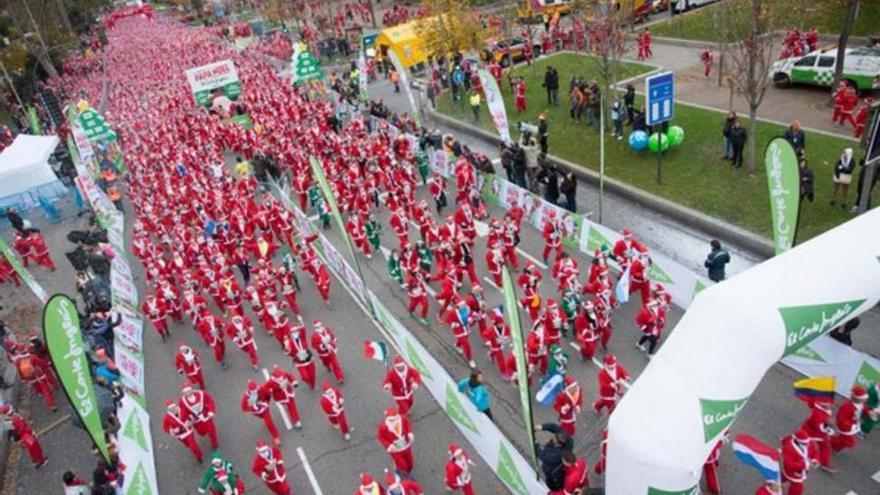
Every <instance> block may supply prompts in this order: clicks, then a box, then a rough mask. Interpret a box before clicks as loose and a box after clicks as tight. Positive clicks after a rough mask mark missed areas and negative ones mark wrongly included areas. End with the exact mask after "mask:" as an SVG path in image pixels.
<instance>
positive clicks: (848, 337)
mask: <svg viewBox="0 0 880 495" xmlns="http://www.w3.org/2000/svg"><path fill="white" fill-rule="evenodd" d="M861 323H862V322H861V320H859V319H858V317H856V318H853V319H851V320H849V321H847V322H846V323H844V324H843V325H840V326H839V327H837V328H835V329H833V330H831V332H829V333H828V336H829V337H831V338H832V339H834V340H836V341H838V342H840V343H841V344H844V345H848V346H850V347H852V333H853V331H854V330H855V329H856V328H858V327H859V325H860V324H861Z"/></svg>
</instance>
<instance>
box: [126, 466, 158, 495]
mask: <svg viewBox="0 0 880 495" xmlns="http://www.w3.org/2000/svg"><path fill="white" fill-rule="evenodd" d="M127 485H128V489H126V490H125V495H153V489H152V488H150V481H149V480H148V479H147V473H146V470H145V469H144V464H143V463H142V462H139V463H138V465H137V468H136V469H135V470H134V476H133V477H132V478H131V481H130V482H128V483H127Z"/></svg>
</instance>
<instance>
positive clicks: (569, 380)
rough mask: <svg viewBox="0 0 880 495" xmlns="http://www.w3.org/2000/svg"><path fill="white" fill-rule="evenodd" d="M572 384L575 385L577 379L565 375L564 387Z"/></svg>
mask: <svg viewBox="0 0 880 495" xmlns="http://www.w3.org/2000/svg"><path fill="white" fill-rule="evenodd" d="M572 385H574V386H577V381H576V380H575V379H574V377H573V376H566V377H565V388H568V387H570V386H572Z"/></svg>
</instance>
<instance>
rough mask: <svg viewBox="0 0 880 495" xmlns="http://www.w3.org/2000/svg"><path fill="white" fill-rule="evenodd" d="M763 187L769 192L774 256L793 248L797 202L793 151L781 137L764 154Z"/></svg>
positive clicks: (796, 177)
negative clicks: (764, 184)
mask: <svg viewBox="0 0 880 495" xmlns="http://www.w3.org/2000/svg"><path fill="white" fill-rule="evenodd" d="M764 165H765V166H766V167H767V187H768V188H769V190H770V213H771V215H772V220H773V245H774V248H775V249H776V254H779V253H783V252H785V251H788V250H789V249H791V247H792V246H793V245H794V239H795V235H796V233H797V224H798V207H799V205H798V203H799V202H800V173H799V171H798V161H797V155H795V152H794V148H793V147H792V146H791V143H789V142H788V141H787V140H786V139H785V138H782V137H777V138H774V139H773V140H772V141H770V143H769V144H768V145H767V150H766V151H765V152H764Z"/></svg>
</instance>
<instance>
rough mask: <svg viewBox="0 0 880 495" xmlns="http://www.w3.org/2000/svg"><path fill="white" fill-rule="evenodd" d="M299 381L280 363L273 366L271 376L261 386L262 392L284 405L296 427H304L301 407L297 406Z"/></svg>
mask: <svg viewBox="0 0 880 495" xmlns="http://www.w3.org/2000/svg"><path fill="white" fill-rule="evenodd" d="M298 386H299V382H298V381H296V378H295V377H294V376H293V373H291V372H289V371H286V370H283V369H281V368H280V367H279V366H278V365H275V366H273V367H272V372H271V373H270V374H269V378H267V379H266V381H265V382H264V383H263V384H262V385H261V386H260V393H261V394H262V395H263V396H264V397H270V398H271V399H272V400H274V401H275V402H277V403H278V404H281V405H282V406H284V408H285V409H287V414H288V416H290V420H291V421H292V422H293V427H294V428H296V429H300V428H302V421H300V418H299V409H297V406H296V393H295V390H294V389H296V387H298Z"/></svg>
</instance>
